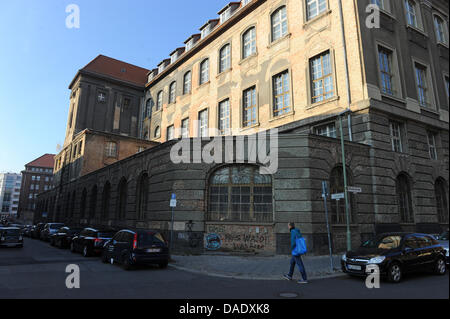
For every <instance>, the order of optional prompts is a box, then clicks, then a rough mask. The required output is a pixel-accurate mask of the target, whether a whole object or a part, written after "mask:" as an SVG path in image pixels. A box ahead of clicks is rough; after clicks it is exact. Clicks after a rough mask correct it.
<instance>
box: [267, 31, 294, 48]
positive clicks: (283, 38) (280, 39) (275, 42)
mask: <svg viewBox="0 0 450 319" xmlns="http://www.w3.org/2000/svg"><path fill="white" fill-rule="evenodd" d="M291 36H292V33H288V34H286V35H285V36H283V37H281V38H279V39H278V40H275V41H272V42H270V44H269V45H268V46H267V48H268V49H270V48H272V47H274V46H275V45H277V44H278V43H280V42H283V41H285V40H287V39H289V38H290V37H291Z"/></svg>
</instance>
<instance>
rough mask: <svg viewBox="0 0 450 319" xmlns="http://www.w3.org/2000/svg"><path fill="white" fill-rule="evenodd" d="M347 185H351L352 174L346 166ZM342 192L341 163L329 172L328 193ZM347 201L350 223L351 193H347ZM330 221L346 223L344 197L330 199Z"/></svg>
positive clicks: (352, 202)
mask: <svg viewBox="0 0 450 319" xmlns="http://www.w3.org/2000/svg"><path fill="white" fill-rule="evenodd" d="M346 173H347V185H348V186H351V185H352V184H353V178H352V174H351V172H350V169H349V168H348V167H347V169H346ZM339 193H344V170H343V167H342V165H339V166H336V167H335V168H333V170H332V171H331V174H330V194H339ZM348 203H349V215H350V216H349V218H350V223H352V222H353V216H352V215H353V211H354V210H353V208H354V205H355V204H354V198H353V195H352V193H348ZM330 206H331V222H332V223H334V224H346V223H347V215H346V211H345V199H340V200H338V201H337V200H332V201H331V205H330Z"/></svg>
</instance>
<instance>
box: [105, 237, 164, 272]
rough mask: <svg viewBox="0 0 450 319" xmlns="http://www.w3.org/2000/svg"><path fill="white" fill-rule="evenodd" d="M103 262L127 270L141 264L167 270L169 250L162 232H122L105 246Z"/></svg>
mask: <svg viewBox="0 0 450 319" xmlns="http://www.w3.org/2000/svg"><path fill="white" fill-rule="evenodd" d="M102 261H103V262H104V263H107V262H110V263H116V262H117V263H119V264H122V266H123V268H124V269H126V270H129V269H131V268H132V267H133V266H135V265H139V264H144V265H147V264H157V265H159V266H160V267H161V268H166V267H167V265H168V263H169V248H168V246H167V241H166V240H165V239H164V237H163V235H162V234H161V233H160V232H157V231H152V230H135V231H133V230H121V231H119V232H118V233H117V234H116V235H115V236H114V237H113V238H112V239H111V240H110V241H108V242H107V243H106V244H105V246H104V248H103V254H102Z"/></svg>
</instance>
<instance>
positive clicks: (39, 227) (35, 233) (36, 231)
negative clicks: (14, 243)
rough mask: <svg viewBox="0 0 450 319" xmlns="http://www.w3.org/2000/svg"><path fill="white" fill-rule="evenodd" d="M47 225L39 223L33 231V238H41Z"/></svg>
mask: <svg viewBox="0 0 450 319" xmlns="http://www.w3.org/2000/svg"><path fill="white" fill-rule="evenodd" d="M44 226H45V223H38V224H36V225H35V226H33V228H32V229H31V238H35V239H39V238H41V231H42V230H43V229H44Z"/></svg>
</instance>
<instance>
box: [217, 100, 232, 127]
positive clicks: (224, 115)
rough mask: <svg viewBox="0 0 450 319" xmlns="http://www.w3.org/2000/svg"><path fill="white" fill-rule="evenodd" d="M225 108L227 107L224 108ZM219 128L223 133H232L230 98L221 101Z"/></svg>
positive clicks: (218, 110) (218, 112)
mask: <svg viewBox="0 0 450 319" xmlns="http://www.w3.org/2000/svg"><path fill="white" fill-rule="evenodd" d="M224 108H226V109H225V110H224ZM217 115H218V129H219V132H220V134H221V135H230V133H231V106H230V99H225V100H223V101H221V102H219V105H218V109H217Z"/></svg>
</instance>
